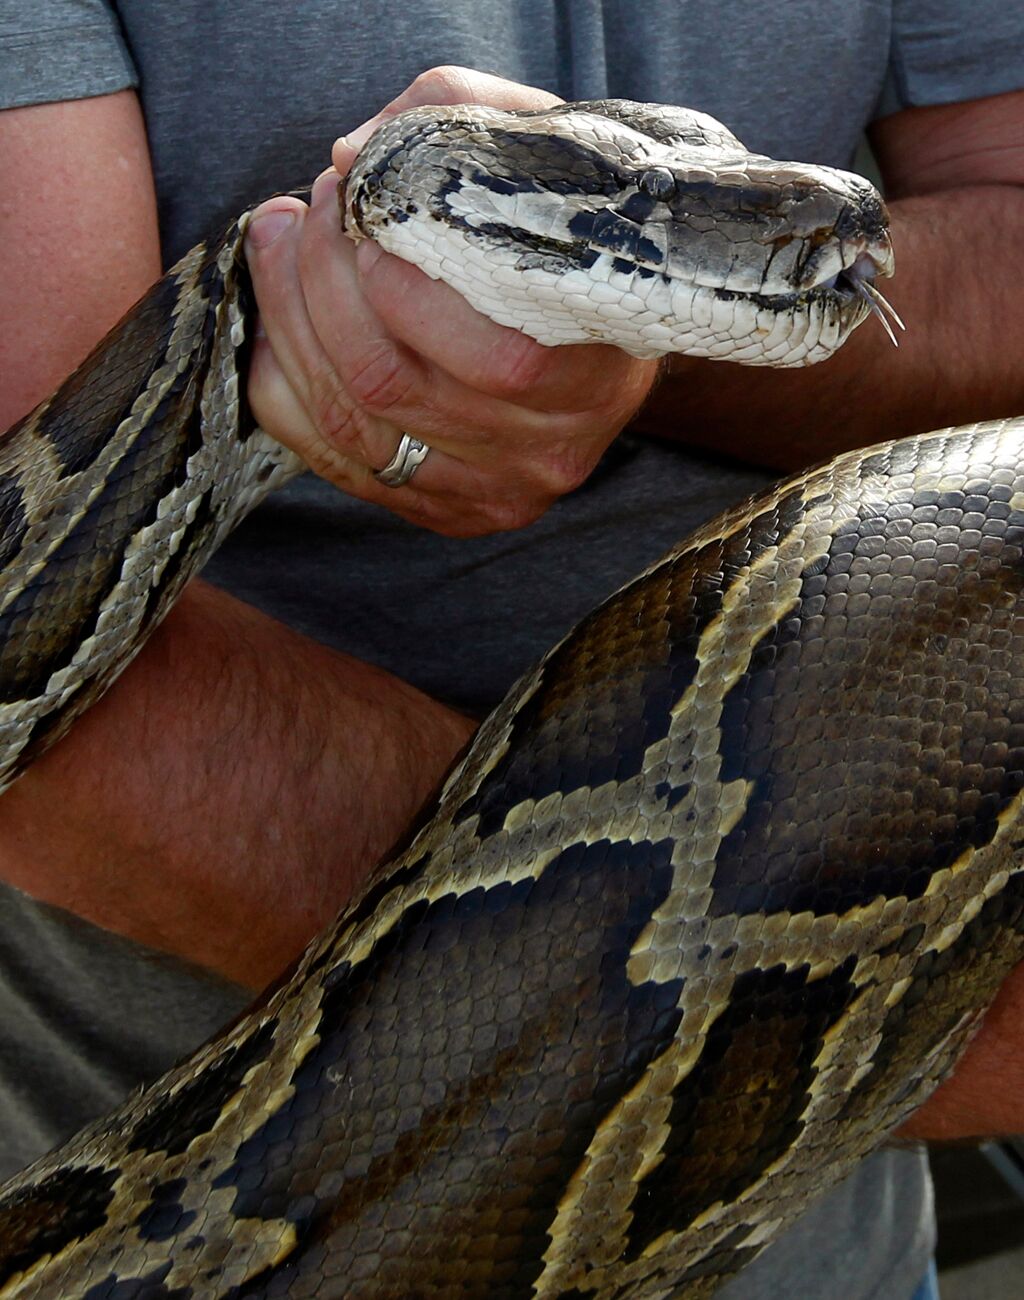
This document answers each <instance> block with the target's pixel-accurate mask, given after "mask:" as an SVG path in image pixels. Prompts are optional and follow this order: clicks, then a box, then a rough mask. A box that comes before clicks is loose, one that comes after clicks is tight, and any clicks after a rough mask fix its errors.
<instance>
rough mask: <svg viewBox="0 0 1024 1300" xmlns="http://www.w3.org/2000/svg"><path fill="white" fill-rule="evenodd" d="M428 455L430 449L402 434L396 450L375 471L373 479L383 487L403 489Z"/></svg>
mask: <svg viewBox="0 0 1024 1300" xmlns="http://www.w3.org/2000/svg"><path fill="white" fill-rule="evenodd" d="M429 455H430V448H429V447H428V446H427V444H426V443H425V442H421V441H420V440H419V438H414V437H413V436H412V434H411V433H403V434H402V438H401V441H400V442H399V444H398V449H397V450H396V452H395V454H394V455H393V456H392V457H391V459H390V460H389V461H388V463H387V464H386V465H385V466H384V468H383V469H375V470H374V471H373V477H374V478H375V479H376V480H377V482H378V483H383V485H384V486H385V487H392V488H397V487H403V486H404V485H405V484H406V483H408V482H409V480H410V479H411V478H412V476H413V475H414V474H415V473H416V471H417V470H418V469H419V467H420V466H421V465H422V464H423V462H424V461H425V460H426V459H427V457H428V456H429Z"/></svg>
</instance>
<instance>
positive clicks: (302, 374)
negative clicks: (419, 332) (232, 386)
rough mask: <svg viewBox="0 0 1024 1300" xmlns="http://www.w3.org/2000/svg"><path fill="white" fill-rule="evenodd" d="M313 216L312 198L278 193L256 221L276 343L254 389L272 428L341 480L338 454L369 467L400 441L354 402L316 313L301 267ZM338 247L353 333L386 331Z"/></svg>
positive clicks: (341, 299) (265, 307) (258, 361)
mask: <svg viewBox="0 0 1024 1300" xmlns="http://www.w3.org/2000/svg"><path fill="white" fill-rule="evenodd" d="M308 219H309V210H308V209H307V208H306V205H305V204H303V203H302V202H300V201H299V200H297V199H292V198H287V197H279V198H276V199H271V200H268V202H267V203H265V204H262V205H261V206H260V207H259V208H258V209H257V210H256V212H255V213H254V215H253V218H252V220H251V221H250V225H249V230H248V232H247V237H246V258H247V261H248V263H249V269H250V272H251V274H252V277H253V286H254V289H255V292H256V299H257V302H258V303H259V306H260V319H261V324H262V327H263V329H264V330H265V333H266V336H267V342H268V344H269V350H268V349H267V348H261V349H259V353H260V355H259V356H258V357H257V358H254V365H253V367H252V369H251V371H250V391H251V398H252V401H253V408H254V412H255V414H256V417H257V419H259V421H260V422H261V424H262V425H263V426H264V427H265V428H266V429H267V432H268V433H270V434H272V435H273V436H274V437H277V438H279V439H280V440H281V441H282V442H285V443H287V445H288V446H290V447H292V448H293V449H294V450H295V451H297V452H298V454H299V455H300V456H302V458H303V459H304V460H305V461H306V463H307V464H309V465H310V466H311V467H312V468H313V469H315V470H316V471H317V473H320V474H323V475H325V476H326V477H330V478H331V479H332V480H333V481H339V480H340V479H341V477H342V476H343V475H345V473H346V467H345V466H344V464H343V462H342V460H341V459H339V458H347V459H348V460H350V461H353V462H356V463H358V464H360V465H362V466H364V467H372V466H374V465H376V464H379V463H381V459H380V458H381V457H384V458H385V459H386V457H387V455H390V451H389V450H387V449H389V448H393V446H394V430H393V429H391V428H390V427H389V426H388V425H387V423H386V421H382V420H379V419H378V418H377V417H375V416H373V415H372V414H370V413H369V412H367V411H364V410H362V409H361V408H359V406H358V405H357V404H356V403H354V402H353V401H352V400H351V398H350V397H349V395H348V393H347V392H346V390H345V387H344V384H343V383H342V381H341V380H340V378H339V376H338V374H337V371H336V369H335V367H334V365H333V362H332V359H331V356H330V354H329V353H328V351H327V350H326V349H325V347H324V344H323V342H322V341H321V339H320V338H319V336H318V334H317V331H316V328H315V326H314V324H313V322H312V320H311V318H310V315H309V311H308V309H307V302H306V297H305V294H304V292H303V285H302V279H301V276H300V267H299V255H300V248H301V246H302V244H303V242H304V235H305V227H306V224H307V222H308ZM340 242H341V244H342V245H345V243H346V241H340ZM334 252H335V254H336V260H340V262H341V266H340V267H339V266H338V265H337V264H336V262H334V261H332V263H331V270H332V272H333V277H334V279H335V281H339V280H340V281H341V288H340V290H339V293H338V296H337V298H336V300H335V310H336V311H339V312H341V313H342V314H347V317H348V320H349V324H350V328H351V329H352V330H353V331H355V332H361V333H362V334H367V335H384V334H385V333H386V331H385V329H384V327H383V326H382V325H381V324H380V322H379V321H377V320H376V318H375V317H374V315H373V312H372V309H371V308H370V307H369V306H368V305H367V304H366V302H365V300H364V299H363V298H362V295H361V293H360V291H359V288H358V284H357V283H356V277H355V272H354V267H353V266H352V253H351V250H350V249H349V248H348V247H347V246H342V247H338V248H336V249H335V250H334ZM325 269H326V268H325ZM289 390H290V392H291V396H290V397H289ZM349 472H350V471H349Z"/></svg>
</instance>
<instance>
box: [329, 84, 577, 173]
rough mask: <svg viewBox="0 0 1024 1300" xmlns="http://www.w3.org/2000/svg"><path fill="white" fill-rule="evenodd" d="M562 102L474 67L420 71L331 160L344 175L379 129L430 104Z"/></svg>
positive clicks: (507, 106)
mask: <svg viewBox="0 0 1024 1300" xmlns="http://www.w3.org/2000/svg"><path fill="white" fill-rule="evenodd" d="M562 102H563V101H562V100H561V99H559V97H558V96H557V95H552V94H551V93H550V92H549V91H546V90H541V89H540V88H539V87H537V86H524V85H522V84H521V83H520V82H517V81H507V80H506V79H505V78H504V77H495V76H492V75H491V74H490V73H488V72H477V71H476V70H475V69H473V68H462V67H458V66H457V65H455V64H446V65H443V66H441V67H436V68H430V69H428V70H427V71H426V72H421V73H420V75H419V76H418V77H417V78H416V79H415V81H413V82H411V84H410V85H408V86H407V87H406V88H405V90H403V91H402V93H401V94H400V95H398V96H397V98H395V99H393V100H392V101H391V102H390V103H389V104H387V105H386V106H385V107H384V108H382V109H381V111H380V112H379V113H377V114H375V115H374V116H373V117H371V118H370V119H369V120H368V121H366V122H363V123H362V125H360V126H357V127H355V128H354V129H353V130H351V131H349V132H347V133H346V134H345V135H343V136H342V137H341V138H340V139H339V140H337V141H335V144H334V149H333V150H332V161H333V163H334V166H335V167H336V168H337V169H338V171H339V173H341V175H344V174H345V173H346V172H347V171H348V169H349V167H351V165H352V161H353V159H354V158H355V156H356V154H357V153H358V152H359V150H360V149H361V148H362V147H363V145H364V144H365V143H366V142H367V140H369V138H370V136H371V135H372V134H373V133H374V131H376V129H377V127H379V126H380V125H382V123H384V122H386V121H387V119H388V118H390V117H394V116H395V115H396V114H398V113H404V112H405V110H406V109H408V108H421V107H423V106H424V105H427V104H488V105H490V106H491V107H492V108H504V109H540V108H550V107H551V106H552V105H553V104H560V103H562Z"/></svg>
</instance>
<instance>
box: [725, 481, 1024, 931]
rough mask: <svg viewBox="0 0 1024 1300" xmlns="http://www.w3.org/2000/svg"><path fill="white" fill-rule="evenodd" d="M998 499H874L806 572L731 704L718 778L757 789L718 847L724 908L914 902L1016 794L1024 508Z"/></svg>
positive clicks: (1022, 779) (1021, 729)
mask: <svg viewBox="0 0 1024 1300" xmlns="http://www.w3.org/2000/svg"><path fill="white" fill-rule="evenodd" d="M1009 493H1010V489H1009V488H1007V487H1005V486H1003V485H1001V484H988V483H980V482H977V483H972V484H971V485H970V490H969V491H966V490H965V491H960V492H946V493H943V494H939V493H937V492H934V491H922V492H918V493H917V494H916V495H915V496H914V497H913V498H912V499H910V500H908V499H906V498H900V497H899V496H897V497H896V499H895V500H892V501H889V502H886V503H872V502H870V501H867V502H865V503H864V504H863V505H862V506H861V508H860V510H859V511H858V512H857V514H856V515H854V516H851V518H850V520H849V522H848V523H847V524H846V525H845V526H843V527H841V528H840V529H839V530H838V531H837V535H836V536H835V537H834V539H833V541H832V544H831V547H830V551H829V555H828V557H827V560H826V562H825V563H824V564H822V563H821V562H820V561H815V562H814V563H812V564H810V565H808V567H807V570H806V572H805V574H804V577H803V584H802V590H801V593H800V599H799V602H798V604H797V606H796V608H794V609H791V610H787V611H784V612H783V613H782V616H781V617H780V619H779V621H778V622H777V623H776V625H775V626H774V627H772V628H771V629H770V630H769V631H768V632H767V633H766V634H765V635H764V636H763V637H762V638H761V640H760V641H759V642H758V644H757V646H756V647H755V650H754V653H753V656H752V659H751V663H750V669H749V671H748V672H747V673H746V674H744V676H743V677H742V678H741V679H740V680H739V681H738V682H737V684H736V685H735V687H733V689H732V690H730V692H729V694H728V696H727V697H726V699H725V702H724V708H723V712H722V736H721V746H720V752H721V755H722V780H723V781H734V780H742V781H746V782H749V783H750V785H751V794H750V797H749V799H748V802H747V805H746V809H745V812H744V815H743V817H742V818H741V819H740V820H739V822H737V824H736V825H735V826H734V827H733V829H732V830H731V831H730V833H729V835H728V836H727V837H726V839H725V840H724V842H723V844H722V848H721V850H720V852H719V855H718V859H717V866H716V871H715V878H714V884H715V899H714V903H713V905H712V906H713V913H714V914H715V915H719V916H721V915H726V914H729V913H733V912H736V913H742V914H746V913H757V912H779V911H790V912H799V911H812V912H814V913H816V914H817V915H819V916H823V915H829V914H832V913H836V914H842V913H844V912H847V911H849V909H851V908H852V907H855V906H859V905H866V904H868V903H870V902H871V901H872V900H873V899H875V898H878V897H883V898H884V897H894V896H904V897H907V898H917V897H919V896H920V895H921V894H922V892H923V891H924V890H925V888H926V887H927V885H928V882H929V880H930V879H931V878H932V875H933V874H934V872H935V871H937V870H940V869H942V868H944V867H948V866H950V865H951V864H952V863H954V862H955V861H957V860H958V859H959V858H960V857H961V856H962V855H963V854H965V853H967V852H969V851H971V850H973V849H977V848H980V847H982V846H983V845H986V844H988V843H989V842H990V841H991V839H992V837H993V835H994V834H995V831H996V827H997V825H998V822H999V818H1000V816H1001V815H1002V813H1003V812H1004V810H1005V809H1006V807H1007V806H1008V804H1009V803H1010V802H1011V801H1012V800H1013V799H1014V798H1015V797H1016V796H1017V794H1018V793H1019V791H1020V790H1021V789H1022V788H1024V655H1022V654H1021V653H1020V650H1019V649H1018V648H1017V647H1019V646H1020V645H1021V644H1022V643H1024V564H1022V546H1024V513H1021V512H1019V511H1015V510H1012V509H1011V508H1010V506H1009V503H1008V498H1009ZM826 700H827V701H828V704H827V707H826V705H825V703H824V701H826ZM808 789H813V790H815V791H817V797H816V799H815V801H814V802H813V805H811V804H808V801H807V799H806V797H805V792H806V791H807V790H808ZM812 807H813V816H808V815H807V813H808V809H809V808H812Z"/></svg>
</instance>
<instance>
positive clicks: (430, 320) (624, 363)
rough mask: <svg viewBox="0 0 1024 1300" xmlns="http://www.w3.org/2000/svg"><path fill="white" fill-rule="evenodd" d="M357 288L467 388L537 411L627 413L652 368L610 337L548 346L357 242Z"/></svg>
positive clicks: (394, 332) (390, 326)
mask: <svg viewBox="0 0 1024 1300" xmlns="http://www.w3.org/2000/svg"><path fill="white" fill-rule="evenodd" d="M356 266H357V269H358V273H359V280H360V284H361V287H362V290H363V293H364V295H365V297H366V298H367V300H368V301H369V303H370V304H371V305H372V307H373V309H374V311H375V313H376V315H377V317H378V319H379V320H380V321H381V322H382V323H383V325H384V326H385V327H386V328H387V330H388V332H389V334H390V335H391V336H392V337H394V338H395V339H398V340H400V341H402V342H404V343H405V344H407V345H408V346H409V347H410V348H411V349H413V350H414V351H415V352H417V353H418V354H419V355H421V356H423V357H426V358H428V359H429V360H431V361H433V362H435V363H436V364H438V365H441V366H443V367H444V368H445V370H446V371H447V372H448V373H449V374H451V375H452V376H453V377H454V378H456V379H458V380H459V381H460V382H462V383H463V384H465V385H467V386H468V387H470V388H474V389H476V390H478V391H481V392H486V393H487V394H489V395H491V396H494V397H498V398H501V399H503V400H505V401H507V402H510V403H514V404H515V405H516V406H521V407H525V408H529V409H531V410H534V411H539V412H580V411H586V410H598V409H600V408H604V407H607V408H608V409H609V411H610V412H611V413H612V415H619V414H621V415H623V416H625V415H631V414H632V413H633V412H634V411H635V410H636V408H637V407H638V406H639V405H640V403H641V402H642V401H643V399H644V397H645V395H646V393H647V391H648V389H649V388H650V385H651V383H652V382H653V379H654V375H655V373H656V371H657V364H656V363H655V362H641V361H638V360H637V359H636V358H635V357H629V356H627V355H626V353H624V352H623V351H621V349H619V348H615V347H612V346H611V345H610V344H604V343H589V344H582V345H580V344H573V345H570V346H565V347H559V348H551V347H545V346H544V345H542V344H540V343H537V342H536V341H535V340H534V339H531V338H529V337H528V336H527V335H526V334H523V333H521V332H520V331H518V330H513V329H508V328H506V327H505V326H503V325H496V324H495V323H494V322H493V321H491V320H488V319H487V318H486V317H485V316H482V315H481V314H480V313H479V312H477V311H475V310H474V309H473V308H472V307H471V306H470V305H469V304H468V303H467V302H466V301H465V299H464V298H462V297H461V295H459V294H458V293H456V291H455V290H454V289H452V288H450V287H449V286H448V285H446V284H443V283H441V282H440V281H437V280H431V279H430V278H429V277H428V276H426V275H424V274H423V272H421V271H419V270H418V269H416V268H415V267H413V266H411V265H410V264H409V263H407V262H404V261H402V259H400V258H397V257H392V256H389V255H388V254H386V253H383V252H382V251H381V250H380V248H379V247H378V246H377V245H376V244H373V243H372V242H371V241H369V240H366V241H363V242H362V243H361V244H360V245H359V247H358V249H357V254H356Z"/></svg>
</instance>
